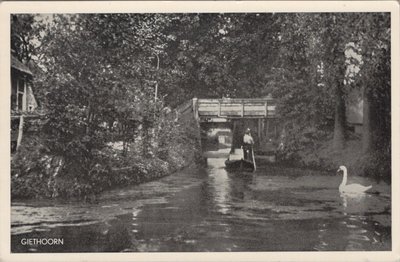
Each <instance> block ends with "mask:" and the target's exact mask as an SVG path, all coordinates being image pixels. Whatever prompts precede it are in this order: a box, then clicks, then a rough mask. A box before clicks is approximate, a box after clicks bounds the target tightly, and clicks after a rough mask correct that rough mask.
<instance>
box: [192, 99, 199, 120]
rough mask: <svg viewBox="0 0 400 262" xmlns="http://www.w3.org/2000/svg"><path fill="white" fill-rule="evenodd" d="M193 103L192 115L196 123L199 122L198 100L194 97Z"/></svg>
mask: <svg viewBox="0 0 400 262" xmlns="http://www.w3.org/2000/svg"><path fill="white" fill-rule="evenodd" d="M192 101H193V114H194V119H196V120H197V121H198V120H199V107H198V99H197V98H196V97H195V98H193V99H192Z"/></svg>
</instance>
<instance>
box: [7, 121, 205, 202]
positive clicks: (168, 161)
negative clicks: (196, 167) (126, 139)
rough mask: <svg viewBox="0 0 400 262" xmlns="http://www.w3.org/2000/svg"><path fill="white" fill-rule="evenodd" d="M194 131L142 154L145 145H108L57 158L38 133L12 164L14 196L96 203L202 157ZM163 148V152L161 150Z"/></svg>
mask: <svg viewBox="0 0 400 262" xmlns="http://www.w3.org/2000/svg"><path fill="white" fill-rule="evenodd" d="M192 131H193V130H191V128H190V127H181V126H179V125H177V126H175V133H174V134H173V136H172V137H168V139H165V141H163V145H162V147H153V148H152V150H150V151H151V152H150V154H149V155H147V156H143V154H142V150H143V145H142V143H141V141H137V142H132V143H131V144H130V145H129V149H128V150H127V151H126V152H124V151H123V150H120V149H117V148H115V147H113V146H105V147H103V148H101V149H100V150H96V151H94V152H92V155H91V158H90V159H85V156H79V157H75V156H73V155H61V154H55V153H54V152H51V151H49V149H48V147H47V146H46V143H45V141H44V139H43V138H42V137H40V135H38V134H33V135H31V136H28V137H25V139H24V141H23V143H22V145H21V147H20V148H19V150H18V152H17V154H16V155H14V156H13V158H12V162H11V197H12V198H13V199H18V198H64V199H91V198H94V197H95V196H96V194H98V193H100V192H102V191H104V190H106V189H110V188H114V187H118V186H126V185H133V184H139V183H143V182H146V181H150V180H154V179H157V178H160V177H163V176H166V175H169V174H172V173H174V172H175V171H177V170H179V169H181V168H183V167H185V166H187V165H189V164H192V163H197V161H198V160H199V159H200V155H201V154H200V148H199V143H198V139H197V137H196V136H193V135H192ZM157 148H158V149H157Z"/></svg>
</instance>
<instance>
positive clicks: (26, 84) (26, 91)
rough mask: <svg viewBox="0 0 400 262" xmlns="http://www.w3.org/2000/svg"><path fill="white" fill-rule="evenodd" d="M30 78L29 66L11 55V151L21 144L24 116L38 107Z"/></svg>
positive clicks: (31, 76) (31, 75) (27, 115)
mask: <svg viewBox="0 0 400 262" xmlns="http://www.w3.org/2000/svg"><path fill="white" fill-rule="evenodd" d="M32 78H33V74H32V72H31V70H30V69H29V67H28V66H26V65H25V64H23V63H22V62H21V61H19V60H18V59H17V58H16V57H14V56H13V55H11V153H14V152H15V151H16V150H17V148H18V147H19V145H20V144H21V140H22V135H23V127H24V118H26V117H29V115H32V113H33V112H34V111H35V109H36V108H37V107H38V104H37V101H36V99H35V96H34V94H33V90H32Z"/></svg>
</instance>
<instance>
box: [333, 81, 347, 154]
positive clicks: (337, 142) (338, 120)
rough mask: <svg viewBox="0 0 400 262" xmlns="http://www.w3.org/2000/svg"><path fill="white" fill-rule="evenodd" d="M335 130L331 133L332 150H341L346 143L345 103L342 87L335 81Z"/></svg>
mask: <svg viewBox="0 0 400 262" xmlns="http://www.w3.org/2000/svg"><path fill="white" fill-rule="evenodd" d="M335 100H336V101H335V103H336V105H335V129H334V132H333V148H334V149H335V150H341V149H343V148H344V145H345V142H346V102H345V99H344V92H343V85H342V83H341V82H340V81H337V85H336V90H335Z"/></svg>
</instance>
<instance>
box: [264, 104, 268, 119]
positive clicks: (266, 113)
mask: <svg viewBox="0 0 400 262" xmlns="http://www.w3.org/2000/svg"><path fill="white" fill-rule="evenodd" d="M264 116H265V118H267V116H268V103H267V102H265V113H264Z"/></svg>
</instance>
